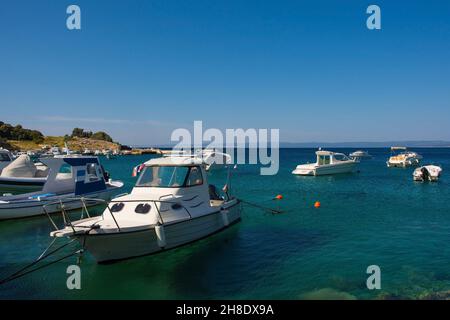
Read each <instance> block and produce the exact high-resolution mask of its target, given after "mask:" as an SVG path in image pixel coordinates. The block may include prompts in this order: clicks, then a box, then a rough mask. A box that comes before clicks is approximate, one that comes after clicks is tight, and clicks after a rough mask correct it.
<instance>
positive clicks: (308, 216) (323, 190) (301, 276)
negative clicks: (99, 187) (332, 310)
mask: <svg viewBox="0 0 450 320" xmlns="http://www.w3.org/2000/svg"><path fill="white" fill-rule="evenodd" d="M340 151H343V152H345V153H349V152H351V151H353V150H346V149H340ZM415 151H418V152H419V153H420V154H422V155H423V156H424V160H423V162H424V163H436V164H440V165H441V166H442V167H443V169H444V172H443V176H442V178H441V180H440V181H439V182H438V183H433V184H431V183H415V182H413V181H412V171H413V169H412V168H408V169H398V168H387V167H386V164H385V161H386V160H387V158H388V157H389V150H388V149H387V148H386V149H369V152H370V153H371V154H372V155H374V158H373V159H371V160H365V161H363V162H362V163H361V164H360V167H359V170H360V172H359V173H353V174H343V175H337V176H324V177H299V176H294V175H292V174H291V171H292V170H293V169H294V168H295V166H296V165H297V164H300V163H305V162H307V161H310V162H311V161H314V150H312V149H282V150H280V161H281V163H280V171H279V173H278V174H277V175H276V176H260V175H259V168H258V167H257V166H249V165H241V166H238V168H237V171H236V172H235V173H234V179H233V185H232V187H233V190H234V192H235V193H236V194H237V195H238V196H239V197H241V198H243V199H245V200H247V201H250V202H255V203H259V204H262V205H266V206H271V207H273V208H280V209H281V210H283V212H284V213H282V214H278V215H271V214H268V213H265V212H263V211H261V210H259V209H256V208H254V207H251V206H244V213H243V218H242V221H241V222H240V223H238V224H236V225H234V226H233V227H231V228H229V229H227V230H225V231H224V232H221V233H219V234H217V235H214V236H212V237H209V238H207V239H204V240H201V241H198V242H196V243H194V244H191V245H187V246H184V247H181V248H178V249H174V250H170V251H167V252H163V253H161V254H157V255H153V256H147V257H141V258H136V259H131V260H126V261H121V262H117V263H113V264H107V265H98V264H96V263H95V262H94V260H93V258H92V257H91V256H89V254H85V255H84V256H83V260H82V263H81V270H82V289H81V290H68V289H67V287H66V279H67V274H66V268H67V266H68V265H70V264H73V263H75V262H76V259H75V258H70V259H68V260H65V261H63V262H59V263H56V264H55V265H52V266H50V267H48V268H46V269H43V270H40V271H37V272H35V273H33V274H30V275H27V276H25V277H23V278H20V279H17V280H15V281H12V282H10V283H7V284H5V285H2V286H0V298H57V299H65V298H71V299H88V298H102V299H104V298H127V299H186V298H191V299H216V298H217V299H218V298H225V299H234V298H236V299H245V298H254V299H302V298H304V299H309V298H311V299H327V298H331V299H333V298H338V299H352V298H357V299H375V298H382V297H388V298H389V297H402V298H420V297H425V296H426V295H427V294H429V293H432V292H438V291H446V290H450V269H449V268H448V265H449V264H450V247H449V246H448V245H447V244H448V243H449V241H450V202H449V201H450V180H449V178H448V171H447V170H448V169H449V168H450V149H431V148H426V149H425V148H424V149H415ZM149 157H150V156H123V157H119V158H116V159H112V160H107V159H102V161H103V164H104V166H105V168H106V169H107V170H108V171H110V172H111V175H112V176H113V178H114V179H120V180H123V181H124V182H125V183H126V187H125V189H124V191H129V190H130V189H131V187H132V186H133V184H134V182H135V178H132V177H131V170H132V167H133V166H135V165H137V164H139V163H141V162H143V161H145V160H146V159H148V158H149ZM210 179H211V180H212V181H213V182H214V181H219V180H220V177H219V176H218V175H215V176H212V177H211V178H210ZM277 194H282V195H283V197H284V199H283V200H281V201H274V200H272V198H273V197H274V196H276V195H277ZM315 201H320V202H321V207H320V208H318V209H316V208H314V202H315ZM50 231H51V226H50V224H49V222H48V220H47V219H46V218H45V217H37V218H30V219H23V220H15V221H4V222H0V277H2V278H3V277H5V276H6V275H8V274H10V273H12V272H14V271H16V270H17V269H18V268H20V267H22V266H24V265H25V264H26V263H28V262H30V261H32V259H34V258H36V257H37V256H39V254H40V253H41V252H42V250H43V249H45V247H46V246H47V245H48V244H49V243H50V238H49V236H48V233H49V232H50ZM373 264H376V265H378V266H380V268H381V287H382V289H381V290H368V289H367V288H366V279H367V277H368V275H367V274H366V268H367V267H368V266H369V265H373Z"/></svg>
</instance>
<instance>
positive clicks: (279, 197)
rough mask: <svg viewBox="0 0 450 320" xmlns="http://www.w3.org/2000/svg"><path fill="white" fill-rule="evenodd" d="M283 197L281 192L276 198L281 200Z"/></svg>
mask: <svg viewBox="0 0 450 320" xmlns="http://www.w3.org/2000/svg"><path fill="white" fill-rule="evenodd" d="M281 199H283V196H282V195H281V194H279V195H277V196H276V197H275V200H281Z"/></svg>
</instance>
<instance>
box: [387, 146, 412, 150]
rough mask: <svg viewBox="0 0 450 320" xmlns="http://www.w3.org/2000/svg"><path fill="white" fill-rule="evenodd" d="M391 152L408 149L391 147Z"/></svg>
mask: <svg viewBox="0 0 450 320" xmlns="http://www.w3.org/2000/svg"><path fill="white" fill-rule="evenodd" d="M391 150H408V148H407V147H391Z"/></svg>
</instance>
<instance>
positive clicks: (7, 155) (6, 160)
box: [0, 148, 14, 172]
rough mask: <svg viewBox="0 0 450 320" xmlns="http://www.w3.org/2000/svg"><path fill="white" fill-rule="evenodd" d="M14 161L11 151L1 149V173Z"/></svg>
mask: <svg viewBox="0 0 450 320" xmlns="http://www.w3.org/2000/svg"><path fill="white" fill-rule="evenodd" d="M13 160H14V156H13V155H12V153H11V152H9V150H6V149H3V148H0V172H2V170H3V168H5V167H6V166H7V165H9V164H10V163H11V162H12V161H13Z"/></svg>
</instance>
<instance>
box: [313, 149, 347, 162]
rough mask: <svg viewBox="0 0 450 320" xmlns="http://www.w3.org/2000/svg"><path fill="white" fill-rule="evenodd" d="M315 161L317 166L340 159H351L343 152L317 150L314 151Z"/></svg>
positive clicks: (339, 160)
mask: <svg viewBox="0 0 450 320" xmlns="http://www.w3.org/2000/svg"><path fill="white" fill-rule="evenodd" d="M316 155H317V161H316V164H317V165H318V166H323V165H329V164H334V163H337V162H341V161H349V160H351V159H350V158H348V157H347V156H346V155H345V154H343V153H336V152H331V151H322V150H319V151H317V152H316Z"/></svg>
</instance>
